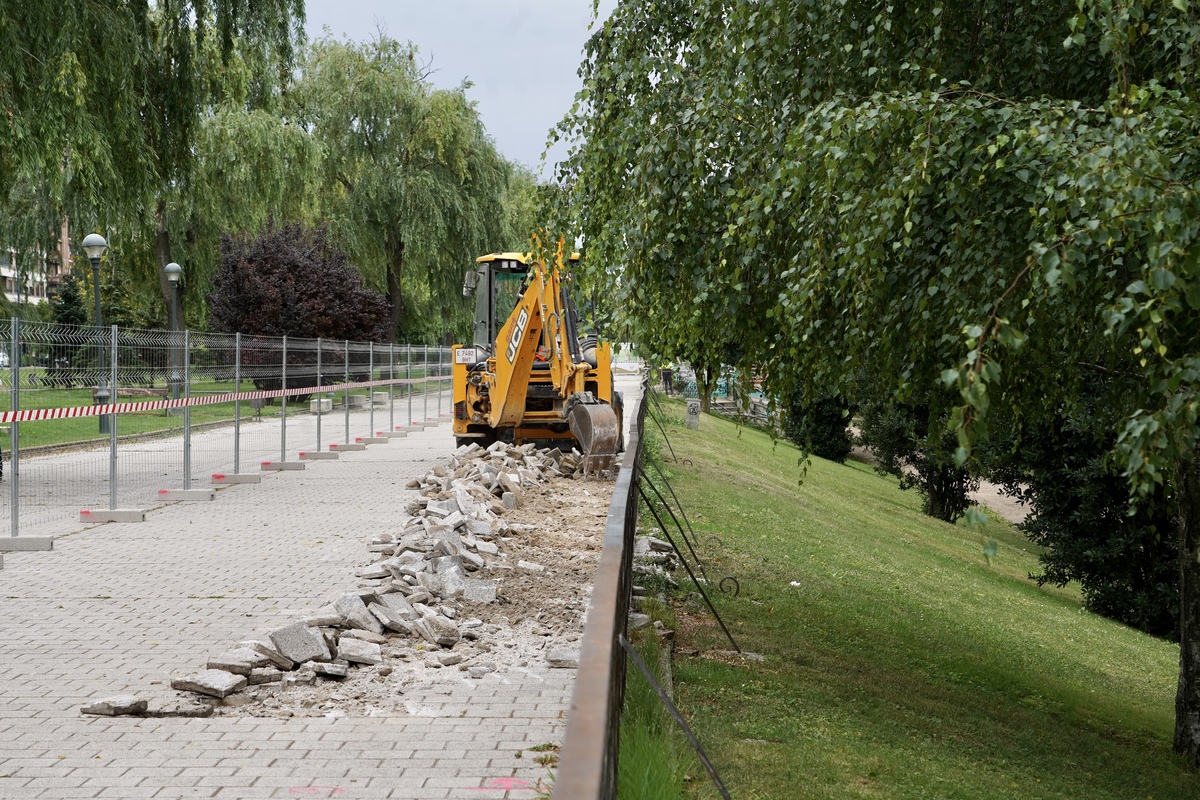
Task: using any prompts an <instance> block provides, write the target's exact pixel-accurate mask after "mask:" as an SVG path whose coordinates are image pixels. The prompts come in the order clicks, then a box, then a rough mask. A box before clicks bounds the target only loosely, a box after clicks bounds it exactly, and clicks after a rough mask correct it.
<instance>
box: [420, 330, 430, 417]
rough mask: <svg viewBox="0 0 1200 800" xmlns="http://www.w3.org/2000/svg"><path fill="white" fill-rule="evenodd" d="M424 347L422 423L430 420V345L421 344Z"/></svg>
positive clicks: (422, 360) (422, 362)
mask: <svg viewBox="0 0 1200 800" xmlns="http://www.w3.org/2000/svg"><path fill="white" fill-rule="evenodd" d="M421 347H423V348H424V350H423V357H422V358H421V372H422V373H423V374H424V375H425V380H423V381H421V386H423V387H424V389H425V391H424V392H423V393H422V394H421V406H422V407H421V424H422V425H423V424H425V423H426V422H428V421H429V345H427V344H424V345H421Z"/></svg>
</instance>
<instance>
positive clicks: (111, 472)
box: [108, 325, 119, 511]
mask: <svg viewBox="0 0 1200 800" xmlns="http://www.w3.org/2000/svg"><path fill="white" fill-rule="evenodd" d="M109 331H110V335H111V336H112V339H111V341H110V342H109V347H110V351H111V353H112V370H111V374H110V375H109V381H108V385H109V387H111V391H109V393H108V402H110V403H112V404H113V405H114V406H115V405H116V403H117V358H118V356H119V352H118V350H117V326H116V325H113V326H112V328H110V329H109ZM116 508H117V414H116V412H115V411H114V412H113V413H112V414H111V415H110V416H109V418H108V510H109V511H114V510H116Z"/></svg>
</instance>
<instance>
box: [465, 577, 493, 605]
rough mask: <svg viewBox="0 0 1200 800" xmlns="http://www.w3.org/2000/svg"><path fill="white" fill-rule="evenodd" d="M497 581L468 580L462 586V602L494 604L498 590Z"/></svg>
mask: <svg viewBox="0 0 1200 800" xmlns="http://www.w3.org/2000/svg"><path fill="white" fill-rule="evenodd" d="M499 586H500V584H499V582H498V581H485V580H480V579H478V578H468V579H467V580H466V581H465V583H464V584H463V593H462V598H463V600H472V601H474V602H476V603H494V602H495V601H496V592H497V590H498V589H499Z"/></svg>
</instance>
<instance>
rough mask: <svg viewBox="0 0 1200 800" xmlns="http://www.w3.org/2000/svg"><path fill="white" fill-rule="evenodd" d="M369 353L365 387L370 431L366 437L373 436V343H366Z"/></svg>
mask: <svg viewBox="0 0 1200 800" xmlns="http://www.w3.org/2000/svg"><path fill="white" fill-rule="evenodd" d="M367 348H368V353H369V356H368V358H369V362H368V363H369V364H370V367H369V368H368V369H367V383H369V384H371V385H370V386H368V387H367V406H368V407H369V408H370V409H371V410H370V412H368V413H369V415H370V419H371V430H369V431H367V436H374V435H375V343H374V342H368V343H367Z"/></svg>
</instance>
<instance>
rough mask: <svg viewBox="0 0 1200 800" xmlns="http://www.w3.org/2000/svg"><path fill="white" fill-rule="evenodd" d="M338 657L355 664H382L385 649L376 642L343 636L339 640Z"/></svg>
mask: <svg viewBox="0 0 1200 800" xmlns="http://www.w3.org/2000/svg"><path fill="white" fill-rule="evenodd" d="M337 654H338V658H339V659H341V660H344V661H349V662H351V663H353V664H382V663H383V651H382V650H380V648H379V645H377V644H375V643H374V642H364V641H363V640H362V639H355V638H352V637H350V636H343V637H342V638H341V641H339V642H338V652H337Z"/></svg>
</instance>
